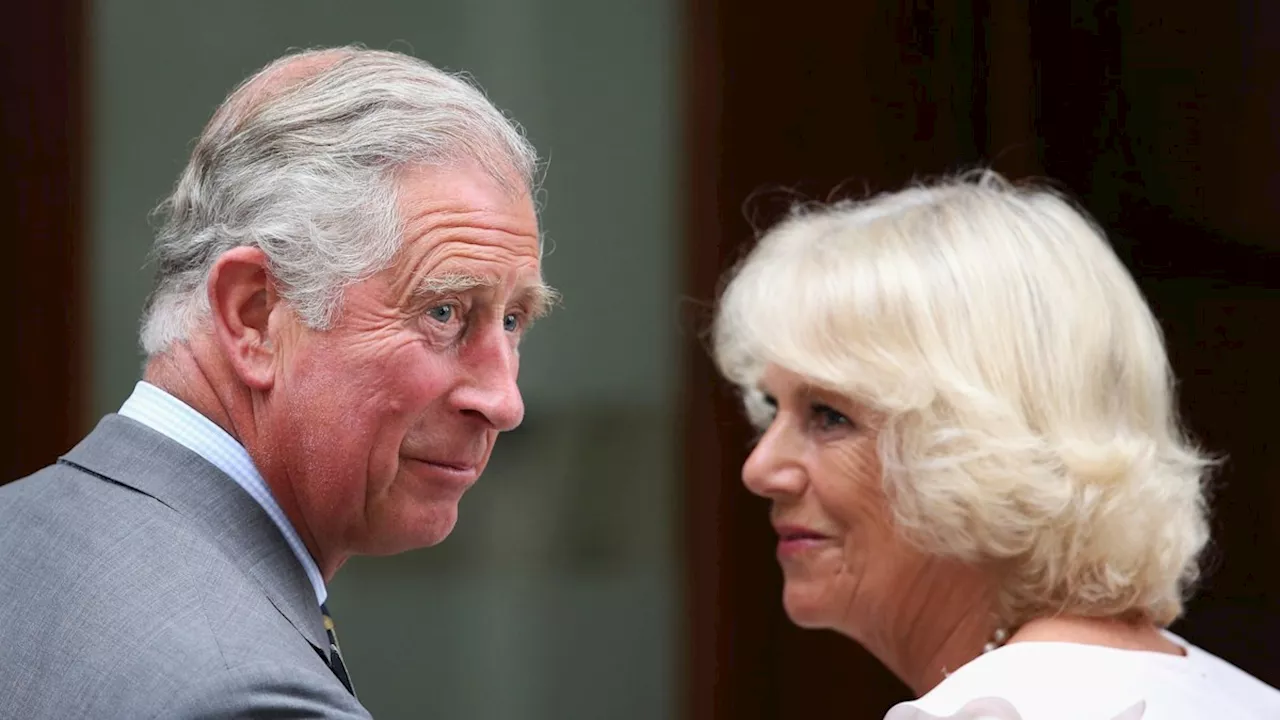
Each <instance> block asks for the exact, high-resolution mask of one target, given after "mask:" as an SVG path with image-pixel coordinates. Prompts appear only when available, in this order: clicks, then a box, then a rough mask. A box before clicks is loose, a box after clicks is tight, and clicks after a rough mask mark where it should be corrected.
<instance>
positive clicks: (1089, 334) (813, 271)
mask: <svg viewBox="0 0 1280 720" xmlns="http://www.w3.org/2000/svg"><path fill="white" fill-rule="evenodd" d="M713 338H714V351H715V357H716V361H717V363H718V365H719V367H720V369H721V372H723V373H724V375H725V376H726V377H727V378H729V379H730V380H731V381H733V382H735V383H737V384H738V385H740V386H741V387H742V388H743V389H744V391H745V392H746V394H747V395H748V405H749V406H750V405H751V403H750V400H749V399H750V397H751V395H753V394H754V393H756V392H757V391H756V389H755V387H756V383H757V382H758V380H759V377H760V375H761V373H762V372H763V370H764V368H765V366H767V365H771V364H772V365H776V366H779V367H783V368H786V369H789V370H791V371H793V372H796V373H799V374H801V375H805V376H807V377H808V378H810V379H811V380H812V381H813V382H814V383H815V384H816V385H819V386H822V387H826V388H829V389H831V390H834V391H837V392H840V393H842V394H845V395H847V396H849V397H850V398H852V399H853V400H855V401H856V402H859V403H862V404H864V405H866V406H868V407H870V408H872V409H873V410H875V411H877V413H880V414H883V417H884V424H883V427H881V428H880V439H879V452H880V459H881V461H882V463H883V467H884V483H885V489H886V492H887V495H888V497H889V499H890V504H891V507H892V508H893V512H894V515H895V519H896V521H897V525H898V527H899V528H900V529H901V531H902V532H904V534H905V535H906V536H907V537H908V538H910V539H912V540H913V541H914V542H916V543H917V544H918V545H919V546H920V547H921V548H922V549H924V550H925V551H928V552H932V553H937V554H944V555H948V556H952V557H956V558H960V559H963V560H965V561H968V562H975V563H991V564H993V565H994V566H997V567H1000V568H1002V570H1003V577H1004V578H1005V582H1004V584H1003V586H1002V587H1001V589H1000V595H999V606H998V614H999V616H1000V620H1001V621H1002V622H1005V623H1009V624H1011V625H1017V624H1021V623H1022V622H1025V621H1026V620H1029V619H1031V618H1033V617H1037V616H1041V615H1046V614H1057V613H1064V614H1075V615H1084V616H1092V617H1129V618H1134V617H1141V618H1146V619H1149V620H1151V621H1153V622H1155V623H1157V624H1161V625H1167V624H1169V623H1171V622H1172V621H1173V620H1174V619H1175V618H1176V617H1177V616H1178V615H1179V614H1180V613H1181V611H1182V600H1183V597H1184V594H1185V593H1186V592H1187V591H1188V588H1189V586H1190V585H1191V583H1193V582H1194V580H1195V579H1196V575H1197V558H1198V556H1199V554H1200V551H1201V550H1202V549H1203V547H1204V546H1205V543H1206V542H1207V540H1208V526H1207V520H1206V508H1205V505H1206V501H1205V491H1204V486H1205V483H1204V480H1205V477H1206V475H1207V469H1208V468H1209V466H1210V465H1211V461H1210V460H1209V459H1208V458H1206V457H1205V456H1204V455H1203V454H1202V453H1200V452H1199V451H1198V450H1197V449H1196V448H1195V447H1194V446H1193V445H1191V444H1190V443H1189V442H1188V440H1187V438H1186V436H1185V435H1184V434H1183V432H1182V431H1181V429H1180V427H1179V423H1178V420H1177V416H1176V410H1175V401H1174V391H1173V378H1172V374H1171V372H1170V368H1169V363H1168V359H1167V357H1166V355H1165V350H1164V346H1163V342H1162V336H1161V332H1160V328H1159V325H1158V324H1157V323H1156V321H1155V318H1154V317H1153V316H1152V314H1151V311H1150V309H1149V308H1148V307H1147V304H1146V302H1145V301H1144V300H1143V297H1142V295H1141V293H1140V292H1139V290H1138V288H1137V286H1136V285H1135V283H1134V281H1133V279H1132V278H1131V277H1130V275H1129V273H1128V272H1127V271H1126V270H1125V268H1124V266H1123V265H1122V264H1121V263H1120V261H1119V260H1118V259H1117V258H1116V256H1115V254H1114V253H1113V252H1112V250H1111V247H1110V246H1109V245H1108V243H1107V242H1106V240H1105V239H1104V237H1103V233H1102V232H1101V231H1100V230H1099V228H1098V227H1097V226H1096V225H1094V224H1093V223H1092V222H1091V221H1090V220H1089V219H1088V218H1087V217H1086V216H1085V215H1084V214H1083V213H1082V212H1080V211H1079V210H1076V209H1075V208H1073V207H1072V205H1071V204H1069V203H1068V202H1066V201H1064V200H1063V199H1062V198H1061V197H1059V196H1058V195H1057V194H1055V193H1053V192H1051V191H1048V190H1044V189H1037V188H1033V187H1020V186H1014V185H1011V184H1010V183H1008V182H1006V181H1005V180H1004V179H1002V178H1001V177H1000V176H998V175H996V174H995V173H993V172H989V171H984V172H978V173H972V174H968V175H965V176H961V177H957V178H948V179H945V180H942V181H939V182H935V183H931V184H928V185H919V186H914V187H910V188H908V189H905V190H902V191H900V192H896V193H890V194H885V195H880V196H876V197H872V198H870V199H868V200H863V201H858V202H849V201H846V202H840V203H836V204H833V205H829V206H824V207H816V208H815V207H804V208H799V209H797V210H796V211H795V212H793V214H792V216H791V217H789V218H788V219H787V220H785V221H783V222H782V223H781V224H779V225H778V226H776V227H774V228H773V229H771V230H770V231H768V232H767V233H765V235H764V236H763V238H761V240H760V242H759V243H758V245H757V246H756V247H755V248H754V249H753V250H752V251H751V253H750V254H749V255H748V256H747V257H746V258H745V259H744V261H743V262H742V263H740V264H739V266H738V267H737V268H736V269H735V271H734V272H733V273H732V274H731V276H730V280H729V282H728V284H727V286H726V287H725V289H724V292H723V294H722V297H721V299H720V304H719V308H718V311H717V315H716V321H715V326H714V332H713Z"/></svg>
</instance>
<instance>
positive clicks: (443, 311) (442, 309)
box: [427, 305, 453, 323]
mask: <svg viewBox="0 0 1280 720" xmlns="http://www.w3.org/2000/svg"><path fill="white" fill-rule="evenodd" d="M427 317H429V318H431V319H432V320H435V321H436V322H439V323H447V322H449V321H450V320H452V319H453V306H452V305H437V306H436V307H433V308H431V309H430V310H428V311H427Z"/></svg>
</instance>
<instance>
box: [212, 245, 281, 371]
mask: <svg viewBox="0 0 1280 720" xmlns="http://www.w3.org/2000/svg"><path fill="white" fill-rule="evenodd" d="M208 291H209V309H210V315H211V316H212V318H211V319H212V321H213V330H214V334H215V336H216V337H217V341H218V347H219V348H220V349H221V350H222V354H223V356H224V357H226V358H227V361H228V362H229V363H230V364H231V368H232V370H234V371H235V373H236V376H237V377H239V378H240V381H241V382H243V383H244V384H245V385H248V386H249V387H251V388H253V389H255V390H267V389H270V387H271V385H272V384H273V383H274V381H275V370H276V361H277V360H278V359H279V358H278V357H277V353H278V352H279V348H277V347H276V346H275V343H273V342H272V339H271V337H270V336H269V335H268V328H269V324H270V323H269V321H270V318H271V312H272V311H273V310H275V309H277V306H278V305H279V304H280V302H281V298H280V296H279V295H278V294H277V293H276V287H275V280H274V278H272V277H271V271H270V270H269V269H268V267H267V256H266V255H265V254H264V253H263V252H262V251H261V250H259V249H257V248H251V247H238V248H233V249H231V250H228V251H226V252H225V253H223V254H222V255H220V256H218V259H217V260H215V261H214V263H213V269H212V271H210V273H209V285H208Z"/></svg>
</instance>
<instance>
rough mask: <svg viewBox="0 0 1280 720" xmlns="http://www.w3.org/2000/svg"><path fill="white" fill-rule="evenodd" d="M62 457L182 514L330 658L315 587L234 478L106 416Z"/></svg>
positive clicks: (126, 420)
mask: <svg viewBox="0 0 1280 720" xmlns="http://www.w3.org/2000/svg"><path fill="white" fill-rule="evenodd" d="M60 462H64V463H67V464H70V465H74V466H76V467H79V468H81V469H83V470H85V471H88V472H90V473H92V474H94V475H97V476H100V477H102V478H105V479H107V480H110V481H112V482H115V483H118V484H120V485H124V486H126V487H130V488H133V489H134V490H137V491H138V492H141V493H144V494H146V495H149V496H151V497H153V498H155V499H156V500H158V501H160V502H161V503H163V504H164V505H166V506H167V507H169V508H170V509H172V510H173V511H174V512H176V513H178V514H179V515H182V516H183V518H185V519H186V520H187V521H189V522H190V523H191V524H192V525H193V526H195V527H196V528H197V529H198V530H199V531H200V532H201V533H202V534H203V535H205V536H206V537H208V538H209V539H210V540H212V541H213V542H214V543H215V544H216V545H217V546H218V547H219V548H220V549H221V550H222V552H223V553H224V554H225V555H226V556H227V558H228V559H229V560H230V561H231V562H232V563H234V564H235V565H237V566H238V567H240V568H241V569H242V570H244V571H245V572H246V573H247V574H248V575H249V576H250V577H252V578H253V579H254V580H255V581H256V582H257V583H258V584H259V585H260V586H261V587H262V590H263V592H264V593H265V594H266V596H267V598H268V599H269V600H270V601H271V604H272V605H274V606H275V607H276V609H277V610H279V611H280V614H282V615H284V616H285V618H286V619H288V620H289V622H290V623H292V624H293V626H294V627H295V628H297V630H298V632H300V633H302V635H303V637H305V638H306V639H307V641H308V642H310V643H311V644H312V645H313V646H314V647H316V648H317V649H319V650H320V651H321V653H322V655H323V656H325V657H328V648H329V643H328V641H327V640H326V639H325V638H326V635H325V631H324V622H323V619H322V617H321V614H320V608H319V607H318V606H317V605H316V596H315V590H314V588H312V586H311V581H310V580H308V579H307V574H306V572H305V571H304V570H303V569H302V565H301V564H300V563H299V562H298V558H297V557H296V556H295V555H294V554H293V551H292V550H291V549H290V548H289V545H288V543H286V542H285V539H284V536H283V535H281V534H280V529H279V528H277V527H276V525H275V523H273V522H272V521H271V518H270V517H269V516H268V515H267V513H266V511H265V510H263V509H262V507H261V506H260V505H258V503H257V501H255V500H254V499H253V498H252V497H251V496H250V495H249V494H248V493H246V492H245V491H244V490H243V489H242V488H241V487H240V486H239V485H237V484H236V482H235V481H234V480H232V479H231V478H230V477H228V476H227V475H226V474H225V473H223V472H222V471H221V470H219V469H218V468H217V467H215V466H214V465H213V464H211V463H209V462H208V461H207V460H205V459H204V458H202V457H200V456H199V455H197V454H196V453H194V452H192V451H191V450H189V449H187V448H186V447H183V446H182V445H180V444H178V443H176V442H174V441H173V440H170V439H169V438H167V437H165V436H163V435H161V434H160V433H157V432H155V431H153V430H152V429H150V428H148V427H146V426H144V425H142V424H140V423H137V422H134V421H133V420H130V419H129V418H125V417H122V416H119V415H114V414H112V415H107V416H106V417H104V418H103V419H102V421H101V422H100V423H99V424H98V427H97V428H95V429H94V431H93V432H92V433H90V434H89V436H88V437H86V438H85V439H84V440H82V441H81V442H80V444H79V445H77V446H76V447H75V448H73V449H72V450H71V452H69V453H67V454H66V455H65V456H64V457H63V458H61V460H60Z"/></svg>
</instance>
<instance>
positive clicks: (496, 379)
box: [454, 329, 524, 432]
mask: <svg viewBox="0 0 1280 720" xmlns="http://www.w3.org/2000/svg"><path fill="white" fill-rule="evenodd" d="M462 362H463V364H464V365H465V366H466V367H465V370H464V372H466V373H467V374H468V378H467V380H466V381H465V382H463V383H462V384H460V385H459V386H458V388H457V390H456V391H455V393H454V402H455V403H456V404H457V406H458V408H459V409H460V410H461V411H462V412H463V413H468V414H474V415H478V416H480V417H483V418H484V419H485V421H486V422H488V424H489V425H491V426H493V428H494V429H496V430H498V431H500V432H505V431H507V430H514V429H515V428H517V427H519V426H520V423H521V422H522V421H523V420H524V398H522V397H521V396H520V388H519V387H518V386H517V385H516V377H517V376H518V375H519V372H520V354H519V352H518V351H517V350H516V347H515V345H514V344H513V343H512V342H511V336H510V335H509V334H508V333H506V332H505V331H504V330H501V329H496V330H495V331H488V332H485V333H484V334H483V335H482V336H480V337H477V338H475V339H474V340H473V341H472V344H471V345H470V347H468V348H467V349H466V350H465V351H464V353H463V357H462Z"/></svg>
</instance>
